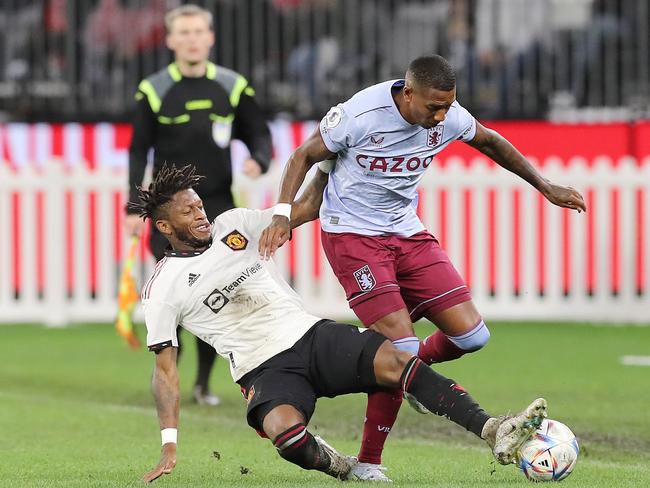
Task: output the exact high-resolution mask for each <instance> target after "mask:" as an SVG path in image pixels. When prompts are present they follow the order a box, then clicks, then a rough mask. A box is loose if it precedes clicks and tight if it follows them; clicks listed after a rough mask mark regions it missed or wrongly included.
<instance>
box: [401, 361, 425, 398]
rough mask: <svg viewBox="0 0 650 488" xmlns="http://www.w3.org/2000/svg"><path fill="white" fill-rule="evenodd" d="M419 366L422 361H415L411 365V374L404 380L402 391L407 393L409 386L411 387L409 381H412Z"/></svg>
mask: <svg viewBox="0 0 650 488" xmlns="http://www.w3.org/2000/svg"><path fill="white" fill-rule="evenodd" d="M421 364H422V361H420V360H419V359H416V360H415V362H414V363H413V367H412V369H411V373H410V374H409V375H408V378H406V379H405V380H404V391H409V386H411V381H413V377H414V376H415V373H416V371H417V370H418V368H419V367H420V365H421Z"/></svg>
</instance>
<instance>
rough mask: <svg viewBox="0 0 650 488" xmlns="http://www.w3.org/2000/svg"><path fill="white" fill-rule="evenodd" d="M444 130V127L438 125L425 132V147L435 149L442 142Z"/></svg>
mask: <svg viewBox="0 0 650 488" xmlns="http://www.w3.org/2000/svg"><path fill="white" fill-rule="evenodd" d="M444 130H445V126H444V125H442V124H438V125H436V126H435V127H431V128H430V129H428V131H427V146H428V147H436V146H437V145H438V144H440V143H441V142H442V134H443V132H444Z"/></svg>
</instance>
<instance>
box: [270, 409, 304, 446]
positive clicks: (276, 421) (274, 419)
mask: <svg viewBox="0 0 650 488" xmlns="http://www.w3.org/2000/svg"><path fill="white" fill-rule="evenodd" d="M304 422H305V420H304V418H303V416H302V415H301V414H300V412H298V411H297V410H296V409H295V408H294V407H293V406H291V405H278V406H277V407H275V408H273V409H272V410H271V411H270V412H269V413H267V414H266V415H265V416H264V420H263V422H262V428H263V430H264V433H265V434H266V436H267V437H268V438H269V439H276V438H277V437H278V436H279V435H281V434H282V433H284V432H287V431H288V430H289V429H290V428H291V427H292V426H295V425H297V424H302V423H304ZM274 443H275V441H274Z"/></svg>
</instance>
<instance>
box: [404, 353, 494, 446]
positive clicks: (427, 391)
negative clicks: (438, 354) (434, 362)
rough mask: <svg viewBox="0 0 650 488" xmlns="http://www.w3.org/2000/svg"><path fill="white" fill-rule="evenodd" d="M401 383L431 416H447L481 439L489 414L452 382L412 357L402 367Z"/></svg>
mask: <svg viewBox="0 0 650 488" xmlns="http://www.w3.org/2000/svg"><path fill="white" fill-rule="evenodd" d="M400 382H401V384H402V389H403V390H404V391H405V392H407V393H410V394H411V395H413V396H414V397H415V398H416V399H417V401H419V402H420V403H421V404H422V405H424V406H425V407H426V408H427V409H428V410H429V411H430V412H431V413H435V414H436V415H440V416H442V417H447V418H448V419H449V420H451V421H452V422H455V423H457V424H458V425H460V426H462V427H465V428H466V429H467V430H469V431H470V432H473V433H474V434H476V435H477V436H479V437H481V431H482V430H483V426H484V425H485V423H486V422H487V421H488V419H489V418H490V415H488V414H487V413H486V412H485V410H483V409H482V408H481V406H480V405H479V404H478V403H476V400H474V399H473V398H472V397H471V396H470V395H469V393H467V392H466V391H465V389H464V388H463V387H462V386H460V385H459V384H458V383H456V382H455V381H454V380H451V379H449V378H445V377H444V376H442V375H440V374H438V373H436V372H435V371H434V370H432V369H431V368H430V367H428V366H427V365H426V364H425V363H423V362H422V361H421V360H419V359H418V358H416V357H413V358H411V359H410V360H409V362H408V363H407V365H406V368H404V371H403V372H402V377H401V379H400Z"/></svg>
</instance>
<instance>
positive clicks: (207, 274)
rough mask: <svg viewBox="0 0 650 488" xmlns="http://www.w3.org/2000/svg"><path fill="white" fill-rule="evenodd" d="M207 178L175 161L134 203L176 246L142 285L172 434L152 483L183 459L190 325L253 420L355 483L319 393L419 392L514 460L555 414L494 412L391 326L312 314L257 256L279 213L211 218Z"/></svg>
mask: <svg viewBox="0 0 650 488" xmlns="http://www.w3.org/2000/svg"><path fill="white" fill-rule="evenodd" d="M199 180H200V177H198V176H196V174H195V169H194V167H192V166H189V165H188V166H185V167H183V168H181V169H177V168H176V167H173V166H171V167H170V166H167V165H165V166H164V167H163V168H162V169H161V170H160V171H159V172H158V174H157V175H156V178H155V179H154V181H153V183H152V184H151V185H150V187H149V189H148V190H140V203H139V204H135V205H132V206H131V208H133V209H135V210H138V211H139V212H140V214H141V215H142V216H143V217H144V218H151V219H152V220H153V221H154V224H155V225H156V227H157V228H158V230H159V231H160V232H161V233H162V234H163V235H164V236H165V237H166V238H167V239H168V240H169V243H170V245H171V248H170V249H169V250H168V251H167V252H166V257H165V258H163V259H162V260H161V261H159V263H158V265H157V266H156V269H155V271H154V273H153V275H152V276H151V278H150V279H149V280H148V282H147V283H146V285H145V286H144V287H143V289H142V302H143V306H144V311H145V322H146V326H147V346H148V348H149V350H150V351H154V352H155V353H156V360H155V369H154V374H153V378H152V389H153V393H154V397H155V400H156V409H157V412H158V418H159V421H160V428H161V440H162V449H161V458H160V462H159V463H158V465H157V466H156V467H155V468H154V469H153V470H151V471H149V472H148V473H146V474H145V476H144V480H145V481H153V480H155V479H156V478H158V477H160V476H161V475H163V474H169V473H171V471H172V470H173V469H174V467H175V465H176V444H177V434H178V430H177V429H178V418H179V409H180V406H179V385H178V373H177V370H176V352H177V348H178V339H177V336H176V329H177V326H178V325H179V324H180V326H181V327H183V328H185V329H187V330H188V331H189V332H191V333H192V334H194V335H196V336H197V337H199V338H200V339H202V340H204V341H206V342H207V343H209V344H211V345H212V346H213V347H214V348H215V350H216V351H217V352H218V353H219V354H220V355H221V356H222V357H224V358H226V359H227V360H228V362H229V364H230V371H231V374H232V377H233V379H234V380H235V381H236V382H237V383H238V384H239V385H240V386H241V388H242V393H243V394H244V397H245V398H246V401H247V403H248V413H247V420H248V423H249V425H250V426H251V427H253V428H255V429H256V430H257V431H258V432H260V433H261V434H263V435H264V436H266V437H268V438H269V439H271V440H272V441H273V443H274V445H275V447H276V448H277V450H278V453H279V454H280V456H282V457H283V458H284V459H286V460H287V461H290V462H292V463H294V464H296V465H298V466H300V467H302V468H304V469H314V470H318V471H322V472H324V473H326V474H329V475H331V476H334V477H336V478H339V479H354V471H353V468H354V466H355V465H356V464H357V460H356V459H355V458H353V457H346V456H342V455H341V454H339V453H338V452H337V451H336V450H335V449H334V448H332V447H331V446H329V445H328V444H327V443H326V442H325V441H323V440H322V439H320V438H318V437H315V436H313V435H312V434H311V433H310V432H309V431H308V430H307V427H306V425H307V423H308V422H309V419H310V417H311V415H312V413H313V411H314V408H315V403H316V399H317V398H318V397H322V396H327V397H334V396H337V395H341V394H345V393H356V392H370V391H375V390H377V389H381V388H391V389H395V388H400V389H402V390H404V391H406V392H409V393H410V394H412V395H413V396H414V397H415V398H417V400H418V401H420V402H421V403H422V404H423V405H425V406H426V408H428V409H429V410H430V411H431V412H433V413H436V414H438V415H441V416H445V417H446V418H448V419H450V420H452V421H453V422H455V423H457V424H459V425H461V426H463V427H465V428H466V429H467V430H469V431H471V432H473V433H474V434H476V435H477V436H479V437H481V438H482V439H484V440H485V441H486V442H487V443H488V445H489V446H490V448H491V449H492V452H493V454H494V456H495V457H496V459H497V461H499V462H500V463H501V464H510V463H512V462H514V461H515V456H516V452H517V450H518V448H519V447H520V446H521V444H522V443H523V442H524V441H525V440H526V439H528V438H529V437H530V435H531V434H532V433H533V432H534V430H535V429H536V427H537V426H539V425H540V424H541V422H542V420H543V418H544V417H545V416H546V401H545V400H544V399H541V398H540V399H537V400H535V401H534V402H533V403H531V404H530V405H529V406H528V407H527V408H526V409H525V410H524V411H523V412H521V413H520V414H518V415H516V416H514V417H502V418H496V417H492V416H490V415H488V414H487V413H486V412H485V411H484V410H483V409H482V408H481V407H480V405H479V404H478V403H477V402H476V401H475V400H474V399H473V398H472V397H471V396H470V395H469V394H468V393H467V392H466V391H465V390H464V389H463V388H462V387H461V386H460V385H458V384H457V383H456V382H454V381H453V380H450V379H448V378H445V377H443V376H441V375H439V374H437V373H436V372H434V371H433V370H432V369H430V368H428V367H426V366H425V365H424V363H422V361H420V360H419V359H417V358H416V357H414V356H412V355H411V354H409V353H408V352H405V351H399V350H398V349H396V348H395V347H394V346H393V345H392V344H391V342H390V341H389V340H387V339H386V337H384V336H382V335H381V334H379V333H377V332H374V331H371V330H368V329H357V328H356V327H353V326H351V325H345V324H337V323H335V322H332V321H330V320H323V319H321V318H319V317H315V316H313V315H311V314H309V313H307V312H306V311H305V310H304V308H303V307H302V304H301V301H300V299H299V297H298V296H297V295H296V293H295V292H294V291H293V290H292V289H291V288H290V287H289V285H288V284H287V283H286V282H285V281H284V280H283V279H282V278H281V277H280V275H279V274H278V272H277V270H276V268H275V266H274V264H273V262H272V261H267V260H263V259H262V258H261V256H260V255H259V253H258V246H257V245H258V240H259V236H260V234H261V232H262V229H264V228H265V227H266V226H267V225H268V224H269V223H270V221H271V217H272V212H273V210H272V209H269V210H248V209H235V210H230V211H228V212H225V213H223V214H221V215H219V216H218V217H217V218H216V219H215V220H214V222H213V223H212V224H211V223H210V222H209V221H208V219H207V217H206V214H205V211H204V209H203V203H202V201H201V199H200V198H199V196H198V195H197V194H196V192H195V191H194V190H193V189H192V187H193V186H194V185H196V183H197V182H198V181H199ZM325 182H326V178H324V177H322V175H318V176H317V177H316V179H315V182H314V184H312V185H311V186H310V187H309V188H308V189H307V191H306V192H305V194H304V195H303V196H302V197H301V199H300V200H299V201H298V202H296V203H295V204H294V205H293V208H292V211H291V214H290V216H291V217H292V222H293V224H294V226H295V225H299V224H300V223H301V222H305V221H308V220H312V219H313V218H314V217H315V216H313V215H310V212H311V209H312V208H314V201H317V202H318V203H319V202H320V197H321V195H322V189H323V187H324V185H325ZM317 207H318V206H316V208H317Z"/></svg>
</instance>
